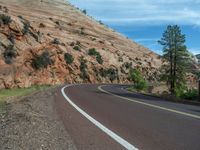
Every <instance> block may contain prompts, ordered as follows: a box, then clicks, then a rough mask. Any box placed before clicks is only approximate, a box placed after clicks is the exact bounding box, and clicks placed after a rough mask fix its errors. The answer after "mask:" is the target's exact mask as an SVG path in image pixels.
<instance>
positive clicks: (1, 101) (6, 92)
mask: <svg viewBox="0 0 200 150" xmlns="http://www.w3.org/2000/svg"><path fill="white" fill-rule="evenodd" d="M49 87H50V85H33V86H31V87H29V88H14V89H3V90H0V114H2V113H3V112H4V111H5V106H6V100H7V99H8V98H11V97H21V96H26V95H29V94H31V93H33V92H36V91H40V90H45V89H47V88H49Z"/></svg>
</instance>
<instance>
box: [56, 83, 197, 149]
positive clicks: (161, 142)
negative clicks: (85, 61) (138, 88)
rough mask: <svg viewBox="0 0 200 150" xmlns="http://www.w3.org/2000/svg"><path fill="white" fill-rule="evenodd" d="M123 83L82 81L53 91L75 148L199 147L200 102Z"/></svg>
mask: <svg viewBox="0 0 200 150" xmlns="http://www.w3.org/2000/svg"><path fill="white" fill-rule="evenodd" d="M124 87H125V86H123V85H103V86H102V85H91V84H82V85H72V86H66V87H65V88H62V91H61V89H59V90H58V92H57V96H56V105H57V110H58V112H59V114H60V116H61V118H62V120H63V122H64V125H65V127H66V129H67V130H68V132H69V133H70V135H71V136H72V138H73V140H74V143H75V145H76V147H77V149H79V150H118V149H119V150H121V149H134V150H136V149H140V150H200V107H199V106H191V105H185V104H178V103H172V102H168V101H164V100H161V99H159V98H154V97H149V96H144V95H140V94H135V93H130V92H128V91H126V90H124ZM67 99H68V100H70V101H71V103H70V102H69V101H68V100H67ZM79 109H80V110H79ZM80 111H82V112H83V113H85V114H81V112H80ZM84 115H88V116H89V118H88V116H84ZM90 117H91V118H92V119H94V120H92V121H97V122H96V123H97V124H94V122H91V120H90V119H91V118H90ZM98 123H100V125H99V126H100V127H102V126H103V127H102V128H99V126H98ZM101 125H102V126H101ZM104 127H105V128H106V129H105V130H103V129H104ZM107 129H108V130H107ZM129 144H130V145H129Z"/></svg>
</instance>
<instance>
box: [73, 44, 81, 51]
mask: <svg viewBox="0 0 200 150" xmlns="http://www.w3.org/2000/svg"><path fill="white" fill-rule="evenodd" d="M73 49H74V50H76V51H81V49H80V47H79V46H78V45H75V46H74V47H73Z"/></svg>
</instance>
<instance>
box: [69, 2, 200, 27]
mask: <svg viewBox="0 0 200 150" xmlns="http://www.w3.org/2000/svg"><path fill="white" fill-rule="evenodd" d="M70 1H71V2H72V3H73V4H75V5H77V6H80V7H81V8H82V9H87V10H88V12H89V14H91V15H92V16H93V17H95V18H97V19H98V20H102V21H103V22H105V23H107V24H109V25H112V24H119V25H120V24H121V25H125V24H133V25H163V24H180V25H194V26H200V0H176V1H175V0H159V1H158V0H139V1H138V0H70Z"/></svg>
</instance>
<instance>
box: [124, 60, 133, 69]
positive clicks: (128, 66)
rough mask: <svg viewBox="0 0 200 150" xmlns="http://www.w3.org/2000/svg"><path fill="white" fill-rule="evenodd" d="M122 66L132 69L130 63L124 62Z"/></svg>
mask: <svg viewBox="0 0 200 150" xmlns="http://www.w3.org/2000/svg"><path fill="white" fill-rule="evenodd" d="M123 66H124V67H125V68H126V69H131V67H132V62H130V63H129V62H125V63H124V64H123Z"/></svg>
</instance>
